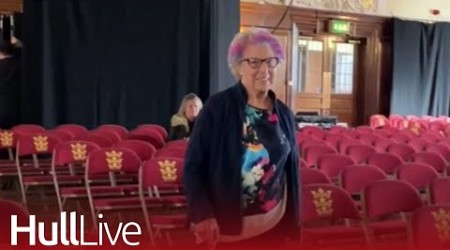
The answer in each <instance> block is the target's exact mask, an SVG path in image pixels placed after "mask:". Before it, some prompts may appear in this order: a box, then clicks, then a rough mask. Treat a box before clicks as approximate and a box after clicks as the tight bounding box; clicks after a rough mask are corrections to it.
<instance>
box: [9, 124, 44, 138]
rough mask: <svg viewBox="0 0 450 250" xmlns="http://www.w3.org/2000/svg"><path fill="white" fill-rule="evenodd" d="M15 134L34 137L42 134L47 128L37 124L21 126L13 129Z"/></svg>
mask: <svg viewBox="0 0 450 250" xmlns="http://www.w3.org/2000/svg"><path fill="white" fill-rule="evenodd" d="M11 130H12V131H13V132H14V133H18V134H23V135H32V134H35V133H42V132H44V131H45V128H44V127H42V126H41V125H37V124H20V125H16V126H14V127H12V128H11Z"/></svg>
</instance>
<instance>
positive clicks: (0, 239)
mask: <svg viewBox="0 0 450 250" xmlns="http://www.w3.org/2000/svg"><path fill="white" fill-rule="evenodd" d="M11 215H16V216H17V226H19V227H27V226H29V224H30V222H29V221H30V218H29V213H28V211H27V209H26V208H24V207H22V205H20V204H18V203H16V202H13V201H9V200H0V221H1V222H2V223H1V225H0V246H4V247H5V248H3V247H2V249H9V248H12V247H11ZM26 246H29V239H28V234H23V233H19V234H18V235H17V247H16V248H17V249H25V247H26Z"/></svg>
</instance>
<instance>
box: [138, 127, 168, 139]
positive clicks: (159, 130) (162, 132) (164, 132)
mask: <svg viewBox="0 0 450 250" xmlns="http://www.w3.org/2000/svg"><path fill="white" fill-rule="evenodd" d="M139 130H143V131H146V130H147V131H156V132H157V133H158V134H159V135H161V138H162V139H163V140H164V141H166V140H167V138H168V137H169V135H168V133H167V130H166V129H165V128H164V127H163V126H161V125H157V124H142V125H139V126H138V127H137V128H136V129H135V131H139Z"/></svg>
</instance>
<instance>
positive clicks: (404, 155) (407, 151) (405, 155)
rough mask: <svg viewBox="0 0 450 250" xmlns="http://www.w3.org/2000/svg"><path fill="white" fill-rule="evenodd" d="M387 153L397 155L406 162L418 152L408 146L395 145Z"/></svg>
mask: <svg viewBox="0 0 450 250" xmlns="http://www.w3.org/2000/svg"><path fill="white" fill-rule="evenodd" d="M387 152H388V153H391V154H394V155H397V156H398V157H400V158H401V159H402V160H404V161H408V160H409V159H410V158H411V156H412V155H413V154H414V153H415V152H416V151H415V150H414V148H412V147H411V146H409V145H408V144H393V145H390V146H389V147H388V148H387Z"/></svg>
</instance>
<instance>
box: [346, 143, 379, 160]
mask: <svg viewBox="0 0 450 250" xmlns="http://www.w3.org/2000/svg"><path fill="white" fill-rule="evenodd" d="M374 153H375V148H373V147H372V146H369V145H364V144H362V145H350V146H348V147H347V151H346V155H347V156H349V157H350V158H352V159H353V160H354V161H355V162H356V163H363V162H365V161H366V159H367V157H368V156H370V155H372V154H374Z"/></svg>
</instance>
